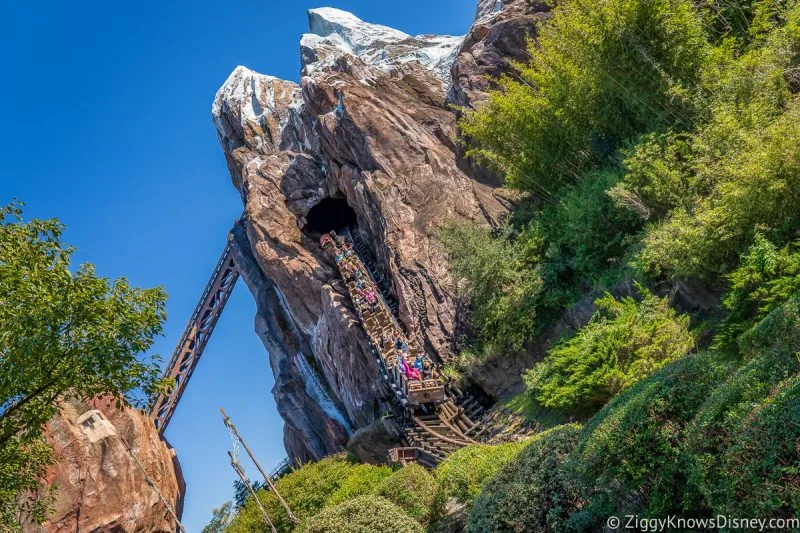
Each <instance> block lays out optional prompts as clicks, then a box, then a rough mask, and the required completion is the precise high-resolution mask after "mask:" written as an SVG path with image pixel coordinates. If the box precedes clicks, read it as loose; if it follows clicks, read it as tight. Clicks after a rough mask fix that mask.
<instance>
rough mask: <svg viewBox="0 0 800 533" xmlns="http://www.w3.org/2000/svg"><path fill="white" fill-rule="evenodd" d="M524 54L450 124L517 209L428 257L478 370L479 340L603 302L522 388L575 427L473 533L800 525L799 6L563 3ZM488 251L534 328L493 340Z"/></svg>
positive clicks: (509, 476) (519, 321) (515, 318)
mask: <svg viewBox="0 0 800 533" xmlns="http://www.w3.org/2000/svg"><path fill="white" fill-rule="evenodd" d="M530 54H531V57H532V59H531V61H530V62H529V63H528V64H525V65H519V66H518V72H517V73H516V74H515V75H512V76H509V77H507V78H505V79H504V80H503V81H502V82H501V84H500V87H499V88H498V90H497V91H495V92H494V93H493V94H492V95H491V98H490V100H489V102H488V103H487V105H485V106H484V107H482V108H479V109H477V110H475V111H472V112H467V113H466V116H465V118H464V119H463V121H462V124H461V126H462V129H463V131H464V132H465V133H466V134H467V135H468V138H469V139H470V141H471V143H473V144H472V145H471V147H470V149H471V150H470V153H471V155H472V156H473V157H475V158H477V159H478V160H480V161H482V162H483V163H484V164H486V165H488V166H490V167H492V168H493V169H494V170H496V171H498V172H499V173H500V174H502V175H503V176H505V177H506V183H507V184H508V185H509V186H510V187H512V188H516V189H518V190H520V191H522V192H523V193H525V194H526V197H527V199H526V201H525V202H524V204H523V205H522V206H521V207H520V208H519V209H518V210H517V211H516V212H515V213H514V215H513V216H512V217H511V220H510V223H509V226H508V227H506V228H504V229H503V230H502V231H497V232H489V231H488V230H486V229H484V228H472V229H470V228H469V227H466V226H464V225H463V224H460V225H455V224H454V225H452V226H451V227H450V228H448V229H446V230H444V231H443V232H442V233H443V235H444V237H443V238H442V239H441V240H442V242H443V243H444V245H445V247H446V248H447V249H448V251H449V252H450V253H451V254H452V255H453V256H454V257H456V258H457V259H459V260H457V261H455V262H454V263H453V271H454V274H455V277H456V278H457V280H458V286H459V287H460V288H461V293H462V295H463V296H464V297H466V298H468V299H470V300H471V302H472V303H473V304H474V306H475V307H476V310H475V312H473V313H472V320H473V322H474V323H475V326H476V330H477V331H478V333H479V344H478V350H475V351H476V353H478V354H481V353H482V354H483V356H484V357H489V358H492V357H502V356H503V353H508V350H506V351H505V352H503V351H499V352H498V350H496V349H494V347H495V346H497V344H498V343H497V342H496V341H495V339H493V338H492V336H491V335H492V332H493V331H494V329H493V328H492V326H491V325H492V324H493V323H508V324H514V325H515V327H516V328H519V327H527V329H526V330H525V331H519V330H518V329H517V331H516V338H517V339H522V340H523V343H522V344H523V345H524V344H525V343H531V342H532V341H534V340H536V339H541V338H542V337H541V336H538V335H540V334H541V332H543V331H545V330H546V328H547V327H548V326H549V325H550V324H552V322H553V321H554V320H555V319H556V318H557V317H559V316H561V315H562V314H563V310H564V308H565V307H568V306H570V305H572V304H573V303H575V302H577V301H578V299H579V298H585V297H586V295H593V294H599V295H600V296H599V297H598V298H597V299H596V301H595V307H596V309H597V311H596V313H595V315H594V317H593V318H592V319H591V320H590V321H589V323H588V324H585V325H584V326H583V327H582V328H580V329H579V330H577V331H574V332H571V333H569V334H567V335H566V336H565V337H564V338H562V339H561V340H560V341H559V342H558V343H556V345H555V346H553V347H551V348H550V350H549V351H548V352H547V354H546V357H545V358H544V360H543V361H542V362H540V363H538V364H536V365H535V366H534V367H533V368H532V369H530V370H529V371H528V372H527V373H526V383H527V386H528V392H527V393H526V395H527V396H528V397H530V399H531V400H532V401H535V402H536V403H537V404H538V405H540V406H544V407H547V408H551V409H556V410H560V411H566V412H569V413H575V414H577V415H579V416H583V417H590V418H588V419H587V420H586V423H585V425H584V426H583V428H582V429H580V430H578V429H576V428H573V429H570V430H568V429H566V428H557V429H556V430H554V431H555V433H547V434H546V435H547V436H545V437H543V438H542V439H541V440H537V441H536V442H537V443H539V444H532V445H530V446H529V447H528V448H527V449H526V451H525V452H524V453H522V454H520V455H519V456H518V457H517V458H516V459H515V460H514V461H512V463H511V464H509V465H508V466H507V467H506V468H505V469H503V470H501V471H500V473H499V474H498V475H497V476H495V477H494V479H493V480H492V481H490V482H489V484H488V485H487V486H486V487H485V488H484V491H483V493H482V494H481V495H480V496H478V498H477V500H476V503H475V506H474V507H473V509H472V512H471V515H470V519H469V524H470V526H469V527H470V528H471V530H472V531H500V530H522V529H524V530H526V531H528V530H530V531H545V530H552V529H574V530H586V529H596V528H601V527H602V526H603V524H604V520H605V518H606V517H608V516H610V515H618V516H619V515H624V514H640V515H643V516H666V515H667V514H682V513H683V514H686V513H687V512H689V511H691V514H692V516H714V515H716V514H727V515H730V514H737V515H739V516H745V515H752V516H763V517H789V516H796V515H797V514H798V512H800V477H798V472H797V467H796V465H797V464H798V462H800V456H798V453H800V450H799V449H798V448H797V442H798V439H800V425H798V420H799V419H798V417H800V403H799V402H798V399H797V396H798V393H797V391H798V388H797V384H798V380H800V360H798V353H800V342H798V331H799V330H798V328H799V327H800V276H799V275H798V274H799V273H800V266H799V265H800V259H799V258H800V255H798V251H797V246H798V242H800V241H799V239H800V216H799V215H800V207H798V206H800V202H798V200H800V197H798V191H800V151H798V147H800V120H798V119H799V118H800V115H798V113H800V100H799V99H798V98H800V97H798V95H797V93H798V92H799V91H800V4H798V2H796V1H787V2H773V1H771V0H735V1H732V2H724V3H716V2H693V1H689V0H648V1H639V0H635V1H622V0H608V1H605V2H601V3H599V4H598V3H595V4H591V5H587V4H586V3H585V2H582V1H580V0H563V1H562V2H560V3H559V4H558V6H557V7H556V8H555V11H554V17H553V19H552V20H551V21H549V22H548V23H547V24H546V25H545V26H544V27H543V28H542V31H541V33H540V35H539V36H538V41H537V44H531V48H530ZM476 235H477V236H479V237H475V236H476ZM461 236H463V237H462V238H459V237H461ZM487 240H488V241H490V243H489V245H488V246H489V247H490V248H491V249H493V250H505V251H511V252H508V253H506V256H507V257H512V258H518V257H525V259H526V260H525V261H520V260H515V261H509V262H507V263H506V264H504V265H503V269H504V270H503V275H502V277H503V279H506V280H515V279H524V278H525V277H526V276H527V277H535V278H536V279H537V280H539V283H538V285H537V286H536V288H535V291H532V292H531V293H530V298H529V301H530V302H532V304H531V306H530V307H531V309H527V308H522V307H521V306H513V307H512V306H508V307H506V308H505V309H503V308H500V307H495V312H494V313H493V314H492V315H491V322H489V321H487V320H486V317H485V316H484V315H483V314H481V313H480V312H478V310H477V307H479V304H478V302H492V301H497V300H498V299H499V298H502V297H503V294H504V293H505V292H508V291H509V290H512V291H515V290H519V288H518V287H509V286H508V285H507V284H500V285H495V286H492V285H490V284H487V283H485V282H484V281H483V278H482V277H481V276H476V273H481V272H483V268H484V267H485V266H486V265H489V266H490V267H491V266H492V265H493V264H494V262H496V261H497V254H493V256H492V257H491V258H488V257H484V256H483V255H482V254H480V253H479V252H478V251H477V250H475V249H474V248H475V247H474V246H473V244H472V243H474V242H484V241H487ZM463 243H466V245H464V244H463ZM465 248H466V249H467V250H468V252H465ZM467 253H469V254H470V258H469V260H468V262H465V261H464V260H461V258H463V257H465V255H466V254H467ZM517 269H525V270H527V273H524V272H518V271H517ZM634 285H636V286H637V287H638V290H637V291H636V292H634V291H631V290H630V287H631V286H634ZM687 287H693V288H695V289H697V290H699V291H701V292H703V293H704V294H706V295H710V297H708V296H707V297H704V298H697V299H695V298H693V297H694V295H693V294H692V289H687ZM606 291H608V292H606ZM604 292H605V294H604ZM603 294H604V295H603ZM698 300H702V301H700V302H698ZM674 306H678V307H679V310H677V309H676V308H675V307H674ZM529 311H530V312H529ZM522 314H524V315H525V316H524V317H522V316H520V315H522ZM520 346H521V345H520V344H519V343H517V344H516V345H515V346H512V348H515V349H516V348H519V347H520ZM470 361H472V362H473V364H476V365H480V364H481V358H480V357H472V358H471V359H470ZM598 409H600V410H599V411H597V410H598ZM594 412H596V414H594V416H591V415H592V413H594ZM561 432H563V433H561ZM551 435H552V436H551ZM548 439H552V443H551V444H549V445H548V447H547V449H540V448H539V447H541V446H542V444H541V443H543V442H547V440H548ZM542 464H546V465H549V468H548V470H547V472H543V471H541V470H539V469H540V465H542ZM523 501H524V502H526V504H527V502H530V506H526V505H523V503H522V502H523ZM523 507H524V508H523Z"/></svg>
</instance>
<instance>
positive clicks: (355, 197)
mask: <svg viewBox="0 0 800 533" xmlns="http://www.w3.org/2000/svg"><path fill="white" fill-rule="evenodd" d="M519 4H525V5H526V6H528V4H527V3H526V2H511V3H510V4H509V6H508V9H512V8H513V9H514V10H515V11H514V13H516V12H517V11H518V9H517V7H518V5H519ZM531 9H533V8H531ZM522 11H523V12H524V13H525V15H524V16H523V15H520V16H521V17H523V18H525V17H527V18H526V19H525V20H528V19H530V18H531V17H530V16H529V12H528V11H525V10H524V9H523V10H522ZM485 15H486V14H485V13H484V14H481V13H480V12H479V20H478V21H477V22H476V27H475V28H473V30H472V32H471V33H470V35H469V36H468V38H467V41H462V39H460V38H453V37H433V36H420V37H411V36H407V35H405V34H402V33H401V32H397V31H396V30H391V29H389V28H384V27H381V26H375V25H370V24H367V23H364V22H362V21H360V20H358V19H356V18H355V17H353V16H352V15H350V14H347V13H344V12H340V11H338V10H332V9H321V10H312V12H311V13H310V22H311V28H312V31H313V32H315V34H313V35H306V36H304V37H303V40H302V45H303V58H304V61H305V64H304V66H303V72H304V73H307V74H308V75H307V76H304V77H303V78H302V80H301V82H300V84H296V83H293V82H289V81H283V80H279V79H276V78H273V77H270V76H265V75H261V74H258V73H255V72H252V71H250V70H248V69H246V68H244V67H238V68H237V69H236V70H235V71H234V72H233V73H232V74H231V76H230V77H229V78H228V80H227V81H226V82H225V84H224V85H223V86H222V88H221V89H220V90H219V92H218V93H217V96H216V99H215V101H214V106H213V110H212V118H213V121H214V124H215V126H216V128H217V131H218V135H219V140H220V144H221V146H222V148H223V151H224V153H225V157H226V159H227V162H228V166H229V169H230V172H231V176H232V179H233V183H234V186H235V187H236V188H237V190H238V191H239V192H240V194H241V197H242V201H243V204H244V215H243V217H242V219H241V220H240V221H239V222H238V223H237V224H236V226H235V227H234V229H233V231H232V237H231V239H232V243H233V248H234V250H235V253H236V255H237V259H238V263H239V265H240V268H241V270H242V277H243V279H244V280H245V282H246V283H247V285H248V287H249V288H250V290H251V292H252V294H253V296H254V298H255V300H256V303H257V307H258V312H257V316H256V331H257V333H258V334H259V335H260V337H261V338H262V340H263V342H264V344H265V346H266V347H267V349H268V351H269V357H270V363H271V366H272V370H273V372H274V374H275V389H274V390H273V393H274V395H275V397H276V400H277V404H278V410H279V412H280V414H281V416H282V417H283V419H284V420H285V421H286V427H285V430H284V443H285V445H286V449H287V451H288V453H289V457H290V460H292V461H293V462H295V463H296V462H299V461H307V460H310V459H315V458H320V457H322V456H324V455H327V454H329V453H332V452H335V451H339V450H341V449H343V448H344V447H345V446H346V445H347V443H348V441H349V440H350V438H351V437H352V435H353V434H354V432H356V430H358V429H359V428H365V427H367V426H369V425H370V424H372V423H373V421H375V420H376V419H377V418H378V417H380V416H381V415H382V414H383V413H385V412H386V410H387V409H388V408H389V407H388V404H387V403H386V402H385V398H388V397H389V395H388V391H387V390H386V388H385V385H384V383H383V381H382V379H381V377H380V375H379V373H378V367H377V363H376V361H375V359H374V357H373V355H372V354H371V352H370V347H369V344H368V341H367V338H366V336H365V334H364V332H363V330H362V329H361V328H360V327H359V323H358V319H357V317H356V316H355V313H354V311H353V308H352V307H351V303H350V302H349V300H348V298H347V296H346V294H347V293H346V290H345V288H344V286H343V284H342V283H341V281H340V280H339V278H338V276H337V274H336V270H335V268H334V266H333V264H332V258H331V257H328V256H327V255H326V253H325V252H324V251H323V250H322V248H321V247H320V246H319V244H318V240H319V237H320V235H321V233H322V232H325V231H330V230H332V229H337V230H338V229H340V228H342V227H345V226H349V227H351V229H352V230H353V231H355V232H356V233H357V234H358V235H360V236H361V238H363V240H364V241H365V242H366V243H367V244H368V246H369V248H370V249H371V250H372V253H373V255H374V256H375V269H376V270H377V271H379V272H380V273H381V274H382V275H384V276H385V277H386V278H387V279H388V280H389V283H390V285H391V293H392V296H393V297H394V299H396V301H397V304H398V315H399V319H400V321H401V322H402V323H403V325H404V326H405V328H406V330H407V331H408V333H409V335H410V336H415V337H416V338H417V339H418V340H419V341H420V342H421V343H423V344H424V346H426V348H427V349H428V351H429V353H431V354H432V355H434V356H435V357H438V358H439V359H440V360H442V361H447V360H448V359H449V358H451V357H452V356H453V354H454V343H455V339H454V337H455V331H456V324H457V323H458V322H459V317H458V316H457V315H458V312H457V305H456V301H455V298H454V295H453V292H452V287H451V279H450V277H449V271H448V265H447V261H446V257H445V256H444V255H443V252H442V250H441V249H440V247H439V246H438V244H437V243H436V240H435V238H434V233H435V231H436V229H437V228H438V227H440V226H441V225H442V224H444V223H445V222H447V221H448V220H450V219H452V218H455V217H458V218H462V219H468V220H472V221H476V222H481V223H485V224H492V225H496V224H498V223H499V222H500V221H501V219H502V218H503V217H504V216H505V214H506V213H507V211H508V208H509V204H508V202H507V201H506V200H504V199H503V197H502V195H501V194H500V193H499V191H497V190H495V189H493V188H492V187H491V186H487V185H485V184H483V183H480V182H478V181H477V180H476V179H474V178H473V177H472V176H471V175H469V174H467V173H465V172H464V171H462V170H461V169H460V168H459V164H458V157H457V154H456V151H457V149H456V142H455V139H456V135H457V133H456V116H455V114H454V113H453V111H452V109H451V107H450V105H449V101H448V96H447V95H448V92H449V93H450V95H451V98H452V96H453V95H464V96H463V98H474V96H473V95H474V94H477V91H480V90H485V88H486V87H487V84H488V82H483V81H480V80H481V79H482V77H485V76H486V75H487V73H491V72H495V71H497V70H498V69H500V68H502V67H500V66H499V65H495V69H494V70H492V68H490V63H491V62H492V61H494V60H496V61H498V62H499V61H501V60H502V57H503V54H504V50H503V46H507V47H509V48H511V47H513V44H514V43H524V36H520V35H514V36H508V35H505V32H506V31H512V32H515V31H517V30H518V29H519V28H520V24H521V23H511V22H509V21H513V20H517V18H516V15H514V16H511V15H509V16H506V11H504V10H500V11H499V12H498V13H494V14H490V15H491V16H489V17H488V18H487V16H485ZM533 19H535V16H533ZM495 21H497V22H498V23H500V22H502V24H503V25H504V26H503V27H505V28H506V29H505V30H502V31H499V30H498V32H497V35H496V36H495V37H492V38H491V41H489V37H488V36H489V35H490V34H491V35H494V34H493V33H492V32H493V29H494V28H495ZM533 24H535V22H534V23H533ZM481 28H483V29H481ZM484 30H485V31H484ZM481 35H482V36H481ZM341 43H346V46H345V45H342V44H341ZM481 43H483V44H481ZM503 43H505V44H503ZM501 45H502V46H501ZM415 46H416V47H419V50H418V52H417V53H413V47H415ZM481 47H482V48H481ZM479 48H480V49H481V50H482V51H481V52H480V53H479V52H478V50H479ZM523 48H524V47H523ZM459 50H461V52H460V54H461V55H459V58H458V59H457V60H456V66H454V67H453V71H452V73H453V75H454V76H455V79H456V81H457V88H453V87H451V84H450V78H449V76H447V75H442V72H443V71H445V72H447V69H445V68H444V66H446V64H447V63H448V61H449V62H450V64H451V63H452V59H450V60H448V59H447V58H455V57H456V55H457V54H458V52H459ZM519 53H520V52H519V50H515V52H514V54H516V55H512V57H518V56H519ZM522 53H524V52H522ZM465 54H466V55H468V56H469V58H466V57H462V56H465ZM458 65H461V66H458ZM473 67H474V68H473ZM458 98H462V97H461V96H459V97H458ZM379 427H380V424H378V425H375V426H373V429H372V430H371V431H374V430H375V428H379ZM362 434H363V432H362ZM374 439H375V441H376V442H377V441H381V442H384V443H387V442H389V441H390V440H391V437H390V436H388V435H386V436H385V438H381V437H379V436H374ZM361 440H363V439H361ZM361 440H360V441H359V444H358V446H355V448H354V449H357V450H361V451H362V452H363V453H362V455H365V456H369V455H371V454H370V451H369V450H366V448H365V445H364V443H363V442H361Z"/></svg>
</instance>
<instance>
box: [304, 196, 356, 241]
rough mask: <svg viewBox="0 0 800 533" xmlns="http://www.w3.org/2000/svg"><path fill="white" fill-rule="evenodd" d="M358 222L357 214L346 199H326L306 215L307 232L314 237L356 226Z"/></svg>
mask: <svg viewBox="0 0 800 533" xmlns="http://www.w3.org/2000/svg"><path fill="white" fill-rule="evenodd" d="M356 222H357V218H356V212H355V211H353V208H352V207H350V206H349V205H347V200H345V199H344V198H325V199H324V200H322V201H321V202H320V203H318V204H317V205H315V206H314V207H312V208H311V211H309V212H308V215H306V228H305V229H306V231H307V232H308V233H311V234H314V235H322V234H323V233H328V232H330V231H335V230H341V229H343V228H347V227H350V226H354V225H355V224H356Z"/></svg>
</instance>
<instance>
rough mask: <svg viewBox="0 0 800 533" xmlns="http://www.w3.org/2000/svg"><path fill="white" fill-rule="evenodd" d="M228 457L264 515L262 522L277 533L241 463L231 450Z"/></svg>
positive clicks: (273, 532)
mask: <svg viewBox="0 0 800 533" xmlns="http://www.w3.org/2000/svg"><path fill="white" fill-rule="evenodd" d="M228 457H230V458H231V466H232V467H233V469H234V470H235V471H236V473H237V474H239V479H241V480H242V483H244V486H245V487H247V490H249V491H250V494H251V495H252V496H253V499H254V500H255V501H256V505H258V508H259V509H261V514H262V515H264V522H266V523H267V525H268V526H269V527H270V529H272V533H278V530H277V529H275V525H274V524H273V523H272V520H270V519H269V515H268V514H267V510H266V509H264V506H263V505H262V504H261V500H259V499H258V494H256V491H254V490H253V487H252V485H250V481H249V480H248V479H247V476H246V475H245V474H244V470H242V465H240V464H239V461H237V460H236V458H235V457H234V456H233V454H232V453H231V452H228Z"/></svg>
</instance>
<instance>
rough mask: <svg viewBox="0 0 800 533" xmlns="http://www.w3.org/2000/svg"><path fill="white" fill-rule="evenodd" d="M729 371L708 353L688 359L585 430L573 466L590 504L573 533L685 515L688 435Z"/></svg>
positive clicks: (626, 395)
mask: <svg viewBox="0 0 800 533" xmlns="http://www.w3.org/2000/svg"><path fill="white" fill-rule="evenodd" d="M726 371H727V368H726V367H725V366H723V365H721V364H719V363H718V362H717V361H716V360H715V358H714V357H713V356H712V355H711V354H708V353H704V354H701V355H695V354H690V355H687V356H685V357H682V358H681V359H678V360H677V361H674V362H672V363H670V364H668V365H666V366H665V367H663V368H661V369H660V370H658V371H657V372H656V373H655V374H653V375H652V376H651V377H649V378H647V379H646V380H644V381H642V382H640V383H638V384H637V385H635V386H633V387H631V388H630V389H628V390H626V391H625V392H623V393H622V394H620V395H619V396H617V397H616V398H614V399H613V400H612V401H611V402H610V403H609V404H608V405H606V406H605V407H604V408H603V409H602V410H601V411H600V412H599V413H598V414H597V415H595V416H594V417H593V418H592V419H591V420H590V421H589V422H588V423H587V424H586V426H585V427H584V429H583V432H582V435H581V439H580V441H579V443H578V446H577V448H576V449H575V452H574V453H573V454H572V456H571V458H570V461H569V466H570V467H571V468H574V469H575V472H576V473H577V476H578V479H579V481H580V483H581V485H582V486H583V487H586V489H585V490H586V493H585V495H586V498H587V500H588V505H587V506H586V507H585V508H584V509H583V510H581V511H580V512H578V513H576V514H575V515H574V516H573V517H571V519H570V522H571V524H572V525H573V526H574V527H577V528H578V529H594V528H596V527H598V526H600V525H601V523H602V522H601V521H602V520H604V519H605V518H606V517H608V516H610V515H617V516H624V515H625V514H637V513H638V514H640V515H645V516H666V515H668V514H680V512H681V511H683V510H684V509H683V503H682V502H683V501H684V500H685V499H687V498H688V496H687V494H686V492H687V491H688V488H687V487H686V475H685V472H684V463H683V449H684V446H683V439H682V434H683V430H684V427H685V426H686V424H687V423H689V422H690V421H691V420H692V418H693V416H694V414H695V413H696V412H697V410H698V409H699V408H700V405H701V404H702V403H703V401H704V400H705V399H706V398H707V397H708V395H709V393H710V391H711V390H712V389H713V388H714V387H715V386H716V384H717V383H718V382H719V381H720V379H721V378H722V377H723V376H724V375H725V373H726ZM690 499H691V500H692V501H696V498H690ZM692 510H693V512H697V513H699V512H700V511H701V509H692Z"/></svg>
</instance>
